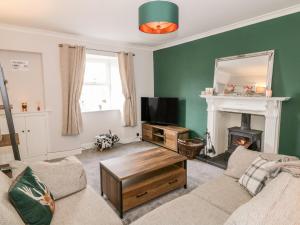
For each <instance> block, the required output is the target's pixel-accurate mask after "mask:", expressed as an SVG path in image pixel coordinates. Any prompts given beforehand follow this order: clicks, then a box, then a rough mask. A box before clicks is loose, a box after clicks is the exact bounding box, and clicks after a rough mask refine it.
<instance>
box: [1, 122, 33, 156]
mask: <svg viewBox="0 0 300 225" xmlns="http://www.w3.org/2000/svg"><path fill="white" fill-rule="evenodd" d="M13 121H14V126H15V132H16V133H17V134H18V135H19V142H20V144H19V152H20V156H21V160H23V159H26V158H28V152H27V140H26V127H25V118H24V117H13ZM0 126H1V128H0V129H1V134H9V131H8V127H7V121H6V117H5V116H3V117H1V125H0ZM4 148H6V147H4ZM8 148H9V149H10V150H11V151H12V148H11V147H10V146H9V147H8Z"/></svg>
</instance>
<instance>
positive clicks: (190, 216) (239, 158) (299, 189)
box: [132, 148, 300, 225]
mask: <svg viewBox="0 0 300 225" xmlns="http://www.w3.org/2000/svg"><path fill="white" fill-rule="evenodd" d="M259 154H260V153H258V152H254V151H249V150H246V149H243V148H238V149H237V150H236V151H235V152H234V153H233V155H232V156H231V157H230V159H229V164H228V169H227V170H226V171H225V172H224V175H222V176H220V177H218V178H216V179H215V180H212V181H211V182H208V183H206V184H203V185H201V186H199V187H198V188H196V189H195V190H193V191H191V192H190V193H189V194H187V195H184V196H182V197H179V198H177V199H175V200H173V201H170V202H168V203H166V204H164V205H162V206H160V207H158V208H156V209H155V210H153V211H151V212H150V213H148V214H146V215H145V216H143V217H142V218H140V219H138V220H137V221H135V222H134V223H132V225H223V224H225V225H299V224H300V213H299V211H300V178H294V177H292V176H291V175H290V174H288V173H281V174H279V176H278V177H277V178H275V179H274V180H272V181H270V183H268V184H267V186H266V187H265V188H264V189H263V190H262V191H261V192H260V193H259V194H258V195H257V196H255V197H253V198H252V197H251V196H250V195H249V193H248V192H247V191H246V190H245V189H243V188H242V187H241V186H240V185H239V183H238V182H237V181H238V178H239V177H240V176H241V175H242V174H243V173H244V171H245V170H246V169H247V168H248V166H249V165H250V164H251V162H252V161H253V160H254V159H255V158H256V157H257V156H258V155H259ZM262 155H263V157H264V158H268V159H270V160H275V159H279V158H283V157H287V156H283V155H275V154H262ZM289 158H290V159H291V160H297V158H295V157H289Z"/></svg>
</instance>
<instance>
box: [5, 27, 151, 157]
mask: <svg viewBox="0 0 300 225" xmlns="http://www.w3.org/2000/svg"><path fill="white" fill-rule="evenodd" d="M60 43H69V44H82V45H85V46H86V47H88V48H95V49H105V50H113V51H131V52H133V53H135V57H134V66H135V68H134V69H135V78H136V92H137V102H138V103H139V98H140V97H141V96H153V92H154V81H153V53H152V51H151V50H148V49H142V48H139V47H133V46H127V45H124V44H120V43H108V42H101V43H100V42H99V41H95V40H88V39H83V38H80V37H76V36H70V35H63V34H61V35H60V34H57V33H55V35H54V34H53V35H52V33H47V32H45V33H42V32H41V31H39V32H33V31H32V30H29V31H28V30H19V29H11V28H7V27H0V49H3V50H16V51H26V52H35V53H41V54H42V61H43V73H44V74H43V76H44V88H45V90H44V92H45V108H46V110H49V126H50V131H49V134H50V135H49V136H50V137H49V138H50V152H60V151H66V150H74V149H78V148H80V147H81V146H83V145H85V144H86V143H91V142H93V138H94V136H95V135H97V134H99V133H103V132H107V131H108V129H111V130H112V131H113V132H115V133H116V134H118V135H119V136H120V137H121V140H122V141H124V142H129V141H133V140H136V138H135V137H136V132H140V125H139V126H138V127H135V128H124V127H122V126H121V117H120V112H119V111H103V112H92V113H84V114H83V123H84V131H83V132H82V134H81V135H79V136H77V137H63V136H61V124H62V102H61V82H60V72H59V48H58V44H60ZM138 120H140V105H139V104H138Z"/></svg>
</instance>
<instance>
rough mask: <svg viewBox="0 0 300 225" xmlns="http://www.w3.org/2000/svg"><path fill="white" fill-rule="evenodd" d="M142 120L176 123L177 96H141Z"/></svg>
mask: <svg viewBox="0 0 300 225" xmlns="http://www.w3.org/2000/svg"><path fill="white" fill-rule="evenodd" d="M141 107H142V121H146V122H150V123H157V124H178V98H148V97H142V98H141Z"/></svg>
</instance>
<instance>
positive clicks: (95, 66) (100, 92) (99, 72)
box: [80, 54, 124, 112]
mask: <svg viewBox="0 0 300 225" xmlns="http://www.w3.org/2000/svg"><path fill="white" fill-rule="evenodd" d="M123 99H124V98H123V94H122V86H121V79H120V74H119V65H118V59H117V57H112V56H102V55H93V54H87V55H86V68H85V75H84V84H83V88H82V94H81V97H80V104H81V111H82V112H90V111H100V110H110V109H121V107H122V105H123V101H124V100H123Z"/></svg>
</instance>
